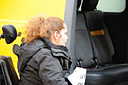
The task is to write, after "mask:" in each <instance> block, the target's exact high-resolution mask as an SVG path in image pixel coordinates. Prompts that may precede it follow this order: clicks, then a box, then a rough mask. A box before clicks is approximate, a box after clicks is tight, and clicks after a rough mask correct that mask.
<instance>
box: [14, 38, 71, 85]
mask: <svg viewBox="0 0 128 85" xmlns="http://www.w3.org/2000/svg"><path fill="white" fill-rule="evenodd" d="M13 52H14V53H15V54H16V55H17V56H18V71H19V73H20V85H68V83H67V82H66V81H65V76H66V75H68V70H69V68H70V64H71V60H70V57H69V55H68V50H67V48H66V47H65V46H56V45H54V44H53V43H52V42H51V41H49V40H48V39H46V38H42V39H39V40H35V41H34V42H32V43H31V44H25V45H23V46H18V45H14V47H13Z"/></svg>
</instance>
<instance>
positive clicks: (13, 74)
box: [0, 56, 19, 85]
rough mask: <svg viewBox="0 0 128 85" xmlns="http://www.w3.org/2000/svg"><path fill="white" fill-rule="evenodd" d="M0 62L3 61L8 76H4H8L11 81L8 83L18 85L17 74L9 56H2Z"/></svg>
mask: <svg viewBox="0 0 128 85" xmlns="http://www.w3.org/2000/svg"><path fill="white" fill-rule="evenodd" d="M0 60H3V61H4V62H5V63H6V67H7V72H8V74H5V75H7V76H9V78H10V80H11V81H10V82H11V83H12V85H19V79H18V76H17V73H16V71H15V69H14V66H13V62H12V59H11V57H10V56H2V57H1V58H0Z"/></svg>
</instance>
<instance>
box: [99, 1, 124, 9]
mask: <svg viewBox="0 0 128 85" xmlns="http://www.w3.org/2000/svg"><path fill="white" fill-rule="evenodd" d="M125 4H126V0H99V3H98V5H97V9H98V10H102V11H103V12H123V11H124V10H125Z"/></svg>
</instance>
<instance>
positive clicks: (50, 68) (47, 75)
mask: <svg viewBox="0 0 128 85" xmlns="http://www.w3.org/2000/svg"><path fill="white" fill-rule="evenodd" d="M43 57H44V58H43V60H42V61H41V63H40V66H39V76H40V78H41V79H42V82H43V84H44V85H68V83H67V82H66V81H65V79H64V78H63V74H62V67H61V65H60V62H59V60H58V59H57V58H54V57H53V56H52V55H51V54H50V53H49V52H46V53H44V54H43Z"/></svg>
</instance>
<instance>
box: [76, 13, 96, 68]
mask: <svg viewBox="0 0 128 85" xmlns="http://www.w3.org/2000/svg"><path fill="white" fill-rule="evenodd" d="M75 34H76V35H75V56H76V60H77V62H76V63H77V66H81V67H91V66H92V65H93V64H94V63H93V52H92V47H91V42H90V39H89V34H88V30H87V28H86V25H85V20H84V16H83V14H82V13H78V14H77V18H76V33H75Z"/></svg>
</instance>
